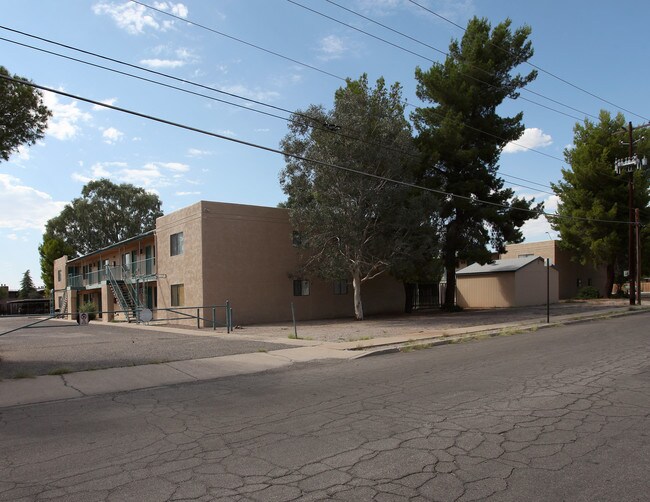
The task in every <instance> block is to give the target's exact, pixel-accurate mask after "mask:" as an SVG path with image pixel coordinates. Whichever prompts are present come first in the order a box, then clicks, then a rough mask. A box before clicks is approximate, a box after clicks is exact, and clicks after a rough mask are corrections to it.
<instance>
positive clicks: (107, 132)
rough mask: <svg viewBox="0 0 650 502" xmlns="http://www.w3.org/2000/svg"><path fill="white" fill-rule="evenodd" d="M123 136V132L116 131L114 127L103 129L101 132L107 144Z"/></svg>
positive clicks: (113, 142)
mask: <svg viewBox="0 0 650 502" xmlns="http://www.w3.org/2000/svg"><path fill="white" fill-rule="evenodd" d="M123 136H124V133H123V132H122V131H118V130H117V129H115V128H114V127H109V128H108V129H104V132H103V133H102V137H103V138H104V143H108V144H109V145H113V144H115V143H117V142H118V141H121V140H122V137H123Z"/></svg>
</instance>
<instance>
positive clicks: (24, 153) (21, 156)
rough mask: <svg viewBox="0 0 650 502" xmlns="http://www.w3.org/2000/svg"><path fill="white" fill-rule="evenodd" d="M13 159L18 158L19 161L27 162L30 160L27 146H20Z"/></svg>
mask: <svg viewBox="0 0 650 502" xmlns="http://www.w3.org/2000/svg"><path fill="white" fill-rule="evenodd" d="M12 158H17V159H18V160H23V161H27V160H29V159H30V155H29V147H27V146H25V145H20V146H19V147H18V148H17V150H16V152H15V153H14V154H13V155H12Z"/></svg>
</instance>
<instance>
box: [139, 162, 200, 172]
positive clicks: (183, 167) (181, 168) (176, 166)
mask: <svg viewBox="0 0 650 502" xmlns="http://www.w3.org/2000/svg"><path fill="white" fill-rule="evenodd" d="M153 164H154V165H156V166H159V167H162V168H164V169H169V170H170V171H176V172H179V173H186V172H187V171H189V170H190V166H188V165H187V164H181V163H180V162H153ZM147 165H148V164H147Z"/></svg>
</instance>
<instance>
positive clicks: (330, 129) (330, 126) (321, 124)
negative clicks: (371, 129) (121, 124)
mask: <svg viewBox="0 0 650 502" xmlns="http://www.w3.org/2000/svg"><path fill="white" fill-rule="evenodd" d="M0 28H2V29H6V30H9V31H13V32H16V33H20V34H21V35H25V36H28V37H32V38H36V39H38V40H41V41H45V42H48V43H51V44H54V45H58V46H60V47H65V48H66V49H70V50H74V51H77V52H82V53H84V54H88V55H92V56H94V57H97V58H101V59H105V60H108V61H111V62H114V63H118V64H121V65H125V66H128V67H131V68H136V69H138V70H141V71H145V72H149V73H153V74H155V75H159V76H163V77H166V78H169V79H172V80H176V81H180V82H183V83H185V84H189V85H193V86H197V87H201V88H204V89H208V90H211V91H214V92H218V93H222V94H226V95H228V96H233V97H236V98H238V99H242V100H245V101H250V102H253V103H255V104H259V105H262V106H266V107H270V108H273V109H276V110H281V111H284V112H286V113H288V114H290V117H289V118H287V117H282V116H280V115H276V114H273V113H269V112H265V111H262V110H257V109H255V108H249V107H247V106H244V105H241V104H238V103H233V102H231V101H226V100H223V99H219V98H215V97H214V96H209V95H207V94H203V93H198V92H194V91H190V90H188V89H184V88H182V87H177V86H174V85H171V84H166V83H163V82H159V81H157V80H152V79H148V78H145V77H141V76H139V75H134V74H132V73H128V72H124V71H121V70H117V69H114V68H109V67H107V66H103V65H99V64H96V63H92V62H89V61H84V60H82V59H78V58H74V57H71V56H67V55H64V54H60V53H57V52H53V51H49V50H47V49H42V48H40V47H35V46H32V45H29V44H24V43H22V42H17V41H15V40H10V39H7V38H4V37H0V40H3V41H5V42H10V43H13V44H16V45H19V46H22V47H26V48H29V49H33V50H36V51H40V52H44V53H47V54H50V55H54V56H57V57H60V58H64V59H68V60H71V61H75V62H78V63H81V64H85V65H88V66H93V67H96V68H100V69H103V70H106V71H110V72H113V73H117V74H120V75H124V76H128V77H131V78H135V79H138V80H142V81H145V82H149V83H152V84H156V85H160V86H162V87H166V88H169V89H174V90H177V91H180V92H184V93H187V94H192V95H195V96H200V97H203V98H206V99H210V100H213V101H218V102H220V103H224V104H227V105H231V106H235V107H238V108H242V109H244V110H248V111H252V112H255V113H260V114H263V115H267V116H270V117H274V118H277V119H280V120H284V121H285V122H295V119H293V118H292V117H302V118H305V119H306V120H308V121H310V122H312V123H314V124H318V127H316V129H320V130H322V131H327V132H330V133H332V134H336V135H338V136H340V137H343V138H346V139H352V140H355V141H359V142H361V143H364V144H367V145H369V146H372V147H379V148H383V149H386V150H389V151H393V152H396V153H400V154H403V155H409V156H412V157H417V156H416V155H413V154H410V153H409V152H404V151H402V150H399V149H396V148H392V147H390V146H386V145H384V144H381V143H378V142H374V143H372V142H368V141H365V140H363V139H361V138H359V137H357V136H353V135H350V134H347V133H344V132H341V131H340V128H337V126H336V125H335V124H330V123H326V122H325V123H324V122H321V121H320V120H318V119H315V118H314V117H312V116H310V115H306V114H303V113H300V112H296V111H291V110H288V109H286V108H281V107H278V106H274V105H270V104H267V103H264V102H261V101H258V100H253V99H250V98H246V97H244V96H240V95H238V94H234V93H230V92H226V91H222V90H220V89H217V88H215V87H210V86H206V85H203V84H199V83H197V82H193V81H190V80H186V79H182V78H178V77H175V76H173V75H169V74H167V73H163V72H159V71H155V70H150V69H148V68H144V67H142V66H138V65H134V64H131V63H127V62H125V61H121V60H117V59H114V58H110V57H107V56H102V55H101V54H97V53H94V52H90V51H86V50H83V49H79V48H76V47H72V46H69V45H66V44H61V43H59V42H55V41H53V40H49V39H46V38H43V37H38V36H36V35H30V34H28V33H25V32H21V31H18V30H13V29H11V28H6V27H4V26H0Z"/></svg>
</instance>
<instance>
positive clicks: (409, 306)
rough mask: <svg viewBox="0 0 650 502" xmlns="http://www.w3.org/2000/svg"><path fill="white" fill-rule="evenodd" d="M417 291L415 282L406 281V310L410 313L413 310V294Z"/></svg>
mask: <svg viewBox="0 0 650 502" xmlns="http://www.w3.org/2000/svg"><path fill="white" fill-rule="evenodd" d="M414 293H415V284H413V283H411V282H405V283H404V298H405V301H404V312H405V313H406V314H410V313H411V312H413V296H415V295H414Z"/></svg>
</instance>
